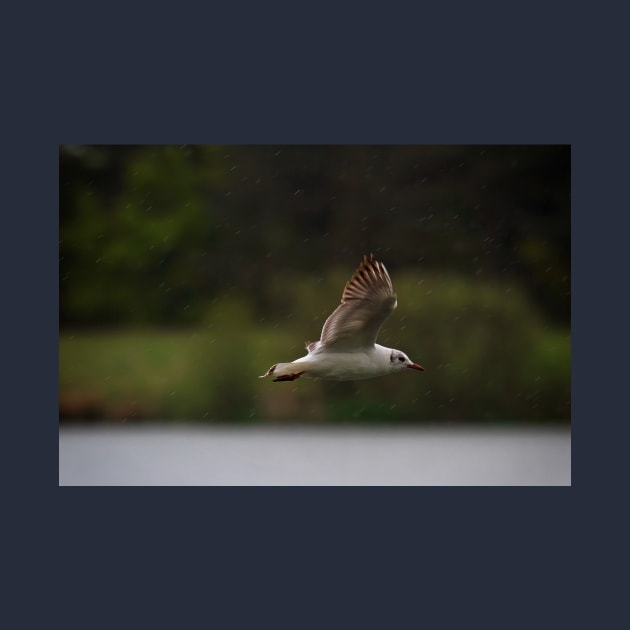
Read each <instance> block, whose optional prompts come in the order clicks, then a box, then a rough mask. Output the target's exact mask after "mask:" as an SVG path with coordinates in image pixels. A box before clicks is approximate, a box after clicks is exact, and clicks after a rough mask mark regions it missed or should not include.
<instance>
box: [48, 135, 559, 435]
mask: <svg viewBox="0 0 630 630" xmlns="http://www.w3.org/2000/svg"><path fill="white" fill-rule="evenodd" d="M59 169H60V171H59V172H60V179H59V193H60V227H59V238H60V241H59V252H60V262H59V271H60V287H59V290H60V332H59V417H60V422H61V423H68V424H70V423H72V422H76V421H78V420H81V421H86V420H87V421H105V422H109V423H112V424H113V423H117V424H119V423H143V422H146V421H151V420H160V421H172V422H178V423H181V422H196V423H207V424H213V423H215V424H217V423H221V424H225V423H240V424H260V425H263V424H282V423H287V424H288V423H304V424H318V425H321V424H324V425H330V426H332V425H336V424H341V423H344V424H351V425H352V424H355V425H359V424H361V425H366V424H372V425H383V424H400V425H422V424H426V423H433V424H435V423H438V424H448V423H451V424H453V423H457V424H466V423H474V424H476V425H478V424H480V423H481V424H483V423H487V424H489V425H490V424H493V425H496V424H497V423H506V424H515V423H519V424H523V423H529V424H531V423H536V424H543V423H544V424H547V425H552V424H553V425H565V426H568V425H569V423H570V413H571V410H570V349H571V337H570V299H571V296H570V285H571V276H570V183H571V182H570V172H571V164H570V147H569V146H529V145H527V146H503V145H502V146H406V145H405V146H382V145H380V146H297V145H296V146H216V145H208V146H188V145H184V146H179V145H178V146H175V145H173V146H158V145H150V146H96V145H63V146H60V152H59ZM370 252H373V253H374V254H375V255H376V256H377V257H378V259H379V260H381V261H382V262H383V263H384V264H385V265H386V267H387V269H388V271H389V273H390V275H391V277H392V281H393V284H394V288H395V290H396V292H397V294H398V308H397V309H396V311H395V312H394V314H393V315H392V316H391V317H390V319H389V320H388V321H387V322H386V324H385V326H384V327H383V329H382V330H381V333H380V336H379V343H381V344H383V345H386V346H391V347H396V348H400V349H402V350H404V351H405V352H406V353H407V354H408V355H409V356H410V357H411V358H412V359H413V360H414V361H416V362H418V363H420V364H421V365H423V366H424V367H425V369H426V371H425V372H423V373H419V372H415V371H411V370H409V371H408V373H406V372H405V373H401V374H396V375H391V376H388V377H383V378H379V379H373V380H367V381H357V382H346V383H335V382H326V381H309V380H305V379H299V380H297V381H295V382H288V383H274V382H272V381H270V380H259V379H258V378H257V376H259V375H261V374H264V373H265V371H266V370H267V369H268V368H269V367H270V366H271V365H272V364H273V363H276V362H280V361H291V360H293V359H295V358H298V357H299V356H302V355H303V354H305V349H304V342H305V341H307V340H309V341H311V340H317V339H319V333H320V331H321V327H322V325H323V323H324V320H325V319H326V317H327V316H328V315H329V314H330V313H331V312H332V311H333V309H334V308H335V307H336V306H337V305H338V303H339V301H340V298H341V292H342V290H343V287H344V284H345V282H346V281H347V280H349V279H350V277H351V276H352V273H353V272H354V271H355V269H356V268H357V266H358V265H359V263H360V261H361V259H362V257H363V255H364V254H369V253H370Z"/></svg>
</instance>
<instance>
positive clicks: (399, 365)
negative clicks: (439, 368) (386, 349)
mask: <svg viewBox="0 0 630 630" xmlns="http://www.w3.org/2000/svg"><path fill="white" fill-rule="evenodd" d="M389 367H390V368H391V370H392V371H393V372H399V371H400V370H404V369H406V368H411V369H412V370H424V368H423V367H422V366H421V365H418V364H417V363H414V362H413V361H412V360H411V359H410V358H409V357H408V356H407V355H406V354H405V353H404V352H401V351H400V350H392V352H391V354H390V355H389Z"/></svg>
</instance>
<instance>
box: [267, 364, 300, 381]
mask: <svg viewBox="0 0 630 630" xmlns="http://www.w3.org/2000/svg"><path fill="white" fill-rule="evenodd" d="M295 368H296V365H295V363H275V364H274V365H272V366H271V367H270V368H269V369H268V370H267V371H266V372H265V373H264V374H263V375H262V376H259V377H258V378H265V377H266V376H273V377H274V379H273V380H274V381H294V380H295V379H296V378H300V376H302V374H304V372H305V371H306V370H302V371H296V369H295Z"/></svg>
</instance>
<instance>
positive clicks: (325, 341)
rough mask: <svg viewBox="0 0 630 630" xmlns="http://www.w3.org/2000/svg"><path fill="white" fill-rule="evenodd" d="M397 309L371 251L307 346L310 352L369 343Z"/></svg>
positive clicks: (383, 271) (384, 273)
mask: <svg viewBox="0 0 630 630" xmlns="http://www.w3.org/2000/svg"><path fill="white" fill-rule="evenodd" d="M395 308H396V294H395V293H394V288H393V286H392V281H391V279H390V277H389V274H388V273H387V270H386V269H385V265H383V263H380V262H378V261H377V260H376V259H375V258H374V255H373V254H370V257H369V258H368V257H366V256H364V257H363V262H362V263H361V265H360V266H359V268H358V269H357V271H356V272H355V274H354V275H353V276H352V278H351V279H350V281H349V282H348V283H347V284H346V286H345V288H344V290H343V294H342V296H341V304H340V305H339V306H338V307H337V308H336V309H335V310H334V311H333V313H332V314H331V315H330V317H329V318H328V319H327V320H326V322H325V324H324V327H323V329H322V335H321V340H320V341H319V342H318V343H317V344H316V345H315V344H310V345H309V348H308V350H309V352H314V351H316V350H320V351H321V350H324V349H331V348H334V349H335V350H344V349H352V348H359V347H366V346H371V345H372V344H374V342H375V341H376V336H377V335H378V331H379V330H380V328H381V326H382V325H383V322H384V321H385V320H386V319H387V317H388V316H389V315H390V314H391V312H392V311H393V310H394V309H395Z"/></svg>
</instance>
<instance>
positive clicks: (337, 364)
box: [293, 344, 391, 381]
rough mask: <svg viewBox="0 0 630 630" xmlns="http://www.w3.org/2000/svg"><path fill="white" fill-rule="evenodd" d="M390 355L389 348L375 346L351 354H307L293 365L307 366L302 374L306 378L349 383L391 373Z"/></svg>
mask: <svg viewBox="0 0 630 630" xmlns="http://www.w3.org/2000/svg"><path fill="white" fill-rule="evenodd" d="M390 354H391V350H390V349H389V348H385V347H383V346H380V345H378V344H375V345H374V346H372V347H371V348H365V350H355V351H353V352H319V353H316V354H307V355H306V356H304V357H300V358H299V359H296V360H295V361H293V363H294V364H296V363H302V364H304V366H305V367H306V366H307V365H308V371H307V372H306V373H305V374H304V376H305V377H307V378H309V377H310V378H321V379H332V380H336V381H351V380H359V379H364V378H372V377H374V376H381V375H383V374H388V373H389V372H390V371H391V368H390V360H389V357H390Z"/></svg>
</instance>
